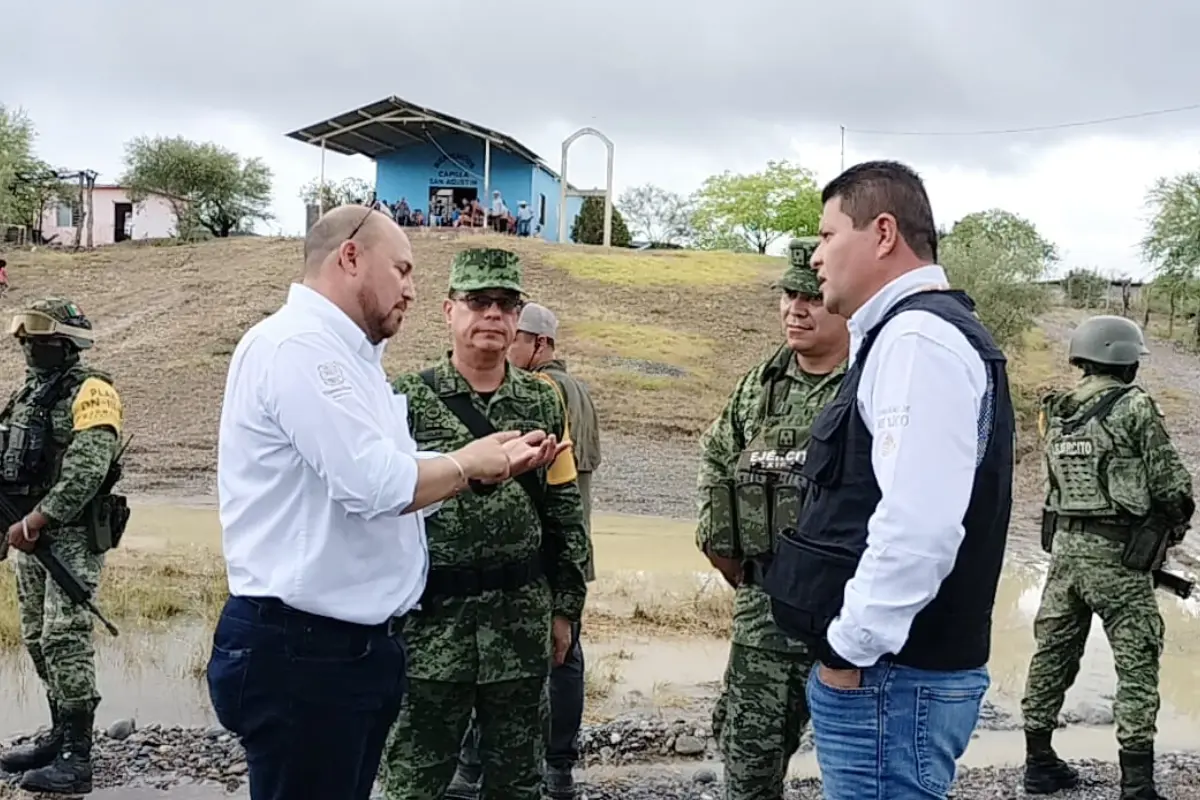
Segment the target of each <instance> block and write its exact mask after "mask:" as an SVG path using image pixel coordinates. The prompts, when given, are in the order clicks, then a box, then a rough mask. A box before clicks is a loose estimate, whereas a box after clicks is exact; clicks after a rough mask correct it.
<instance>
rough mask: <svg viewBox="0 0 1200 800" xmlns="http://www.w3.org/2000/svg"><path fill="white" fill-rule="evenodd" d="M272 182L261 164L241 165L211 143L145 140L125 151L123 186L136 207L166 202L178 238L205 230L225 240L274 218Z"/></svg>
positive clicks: (250, 160)
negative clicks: (152, 200) (149, 200)
mask: <svg viewBox="0 0 1200 800" xmlns="http://www.w3.org/2000/svg"><path fill="white" fill-rule="evenodd" d="M272 177H273V176H272V173H271V169H270V167H268V166H267V165H266V164H265V163H264V162H263V160H262V159H260V158H257V157H255V158H247V159H245V160H243V159H242V158H241V157H240V156H238V155H237V153H234V152H233V151H231V150H227V149H225V148H223V147H221V146H219V145H216V144H213V143H211V142H192V141H189V140H187V139H184V138H183V137H181V136H175V137H163V136H160V137H155V138H149V137H145V136H141V137H138V138H136V139H133V140H132V141H130V142H128V143H126V145H125V174H124V175H122V176H121V183H122V184H123V185H125V186H127V187H129V195H130V200H132V201H133V202H135V203H138V202H141V201H142V200H144V199H145V198H146V197H147V196H148V195H150V194H152V193H154V194H159V195H162V196H164V197H165V198H166V199H167V201H168V202H170V203H171V207H172V209H173V210H174V212H175V216H176V219H177V220H178V226H179V230H178V233H179V235H180V236H182V237H184V238H191V237H192V236H193V235H195V233H196V232H197V229H198V227H203V228H205V229H207V230H208V232H209V233H211V234H212V235H213V236H216V237H221V238H223V237H226V236H229V235H230V234H231V233H235V232H237V233H248V232H249V231H251V230H252V229H253V227H254V223H255V222H256V221H264V222H265V221H267V220H271V219H273V218H274V217H273V215H272V214H271V213H270V212H269V211H268V206H269V205H270V203H271V180H272Z"/></svg>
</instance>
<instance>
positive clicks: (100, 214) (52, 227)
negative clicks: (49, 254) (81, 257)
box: [42, 184, 176, 246]
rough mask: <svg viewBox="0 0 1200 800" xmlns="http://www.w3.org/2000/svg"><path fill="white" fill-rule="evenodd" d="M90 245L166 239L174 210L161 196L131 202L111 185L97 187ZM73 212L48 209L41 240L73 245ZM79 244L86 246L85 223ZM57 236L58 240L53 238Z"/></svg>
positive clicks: (65, 206) (171, 228)
mask: <svg viewBox="0 0 1200 800" xmlns="http://www.w3.org/2000/svg"><path fill="white" fill-rule="evenodd" d="M92 209H93V213H94V215H95V216H94V218H93V219H92V243H93V244H94V245H103V244H115V243H117V242H123V241H125V240H126V239H165V238H169V237H171V236H174V235H175V234H176V230H175V211H174V209H172V208H171V203H170V201H169V200H167V198H166V197H163V196H162V195H150V196H149V197H147V198H146V199H145V200H144V201H142V202H141V203H136V204H135V203H133V202H131V201H130V200H129V195H128V194H127V193H126V191H125V189H123V188H122V187H120V186H114V185H112V184H96V187H95V189H94V190H93V191H92ZM74 211H75V209H73V208H71V206H70V205H69V204H67V203H61V204H58V205H56V206H50V207H49V208H47V209H46V211H45V213H44V214H43V215H42V237H43V238H44V239H45V240H47V241H50V240H53V242H54V243H55V244H63V245H68V244H74V242H75V225H76V224H77V222H78V220H76V219H75V214H74ZM83 225H84V227H83V231H82V235H81V236H80V243H82V244H83V245H85V246H86V245H87V223H86V222H84V223H83ZM55 236H57V238H54V237H55Z"/></svg>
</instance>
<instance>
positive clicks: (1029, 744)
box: [1025, 731, 1079, 794]
mask: <svg viewBox="0 0 1200 800" xmlns="http://www.w3.org/2000/svg"><path fill="white" fill-rule="evenodd" d="M1077 785H1079V773H1078V772H1076V771H1075V769H1074V768H1072V767H1071V766H1070V765H1069V764H1068V763H1067V762H1065V761H1063V760H1062V759H1061V758H1059V757H1058V754H1057V753H1055V752H1054V748H1053V747H1051V746H1050V733H1049V732H1042V731H1037V732H1034V731H1026V732H1025V794H1053V793H1054V792H1057V791H1059V790H1060V789H1073V788H1075V787H1076V786H1077Z"/></svg>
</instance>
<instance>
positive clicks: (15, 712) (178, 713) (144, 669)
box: [0, 625, 216, 739]
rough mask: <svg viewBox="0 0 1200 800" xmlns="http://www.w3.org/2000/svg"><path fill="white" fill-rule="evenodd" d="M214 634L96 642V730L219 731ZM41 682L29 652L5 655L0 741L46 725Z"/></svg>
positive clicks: (175, 631)
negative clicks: (206, 671)
mask: <svg viewBox="0 0 1200 800" xmlns="http://www.w3.org/2000/svg"><path fill="white" fill-rule="evenodd" d="M210 635H211V634H210V632H209V631H208V629H207V628H204V627H201V626H199V625H180V626H175V627H173V628H172V629H171V630H170V631H169V632H165V633H164V632H145V631H137V630H128V629H127V630H122V631H121V636H120V638H118V639H113V638H112V637H110V636H108V635H107V634H103V635H99V636H96V637H95V643H96V681H97V685H98V686H99V690H100V695H101V698H102V699H101V701H100V708H99V710H98V711H97V718H96V726H97V727H101V728H107V727H108V726H109V725H110V724H112V723H113V722H115V721H116V720H119V719H128V718H132V719H134V720H137V722H138V723H140V724H146V723H151V722H158V723H162V724H164V725H203V726H208V725H213V724H216V716H215V715H214V714H213V711H212V706H211V704H210V703H209V700H208V689H207V687H206V686H205V684H204V680H203V668H204V663H205V661H206V659H207V657H208V644H209V636H210ZM43 691H44V690H43V689H42V685H41V681H40V680H39V679H38V677H37V675H35V674H34V672H33V666H32V664H30V662H29V657H28V655H26V653H25V651H24V650H13V651H10V652H4V653H0V739H6V738H9V737H12V736H15V735H17V734H19V733H25V732H28V731H30V730H33V729H36V728H38V727H41V726H42V725H45V724H47V723H48V719H47V717H48V714H49V712H48V711H47V709H46V699H45V694H44V693H43Z"/></svg>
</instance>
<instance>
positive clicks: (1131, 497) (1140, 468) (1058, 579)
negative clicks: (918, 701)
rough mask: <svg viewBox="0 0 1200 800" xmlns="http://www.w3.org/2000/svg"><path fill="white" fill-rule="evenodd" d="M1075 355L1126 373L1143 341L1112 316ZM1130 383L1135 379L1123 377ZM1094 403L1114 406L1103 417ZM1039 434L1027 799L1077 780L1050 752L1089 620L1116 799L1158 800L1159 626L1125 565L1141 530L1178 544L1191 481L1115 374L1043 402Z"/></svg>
mask: <svg viewBox="0 0 1200 800" xmlns="http://www.w3.org/2000/svg"><path fill="white" fill-rule="evenodd" d="M1122 334H1124V335H1126V336H1127V337H1128V338H1129V345H1130V350H1131V353H1130V354H1129V355H1127V356H1124V357H1123V358H1121V357H1116V356H1114V357H1110V358H1108V359H1107V360H1105V357H1104V351H1103V348H1093V349H1091V350H1089V349H1088V345H1089V343H1095V342H1096V341H1098V340H1100V339H1103V341H1104V342H1106V343H1107V347H1112V346H1113V344H1112V343H1113V342H1114V341H1118V342H1119V337H1120V335H1122ZM1080 342H1081V343H1080ZM1134 348H1136V349H1134ZM1096 349H1099V350H1100V352H1094V351H1095V350H1096ZM1072 351H1073V352H1072V361H1073V362H1075V363H1080V364H1081V365H1083V364H1086V363H1092V364H1101V365H1108V366H1109V367H1120V366H1122V365H1129V366H1131V367H1132V369H1133V370H1136V365H1137V357H1138V356H1139V355H1140V354H1143V353H1145V352H1146V351H1145V346H1144V344H1143V342H1142V338H1141V331H1140V330H1139V329H1137V326H1136V325H1135V324H1134V323H1132V322H1129V321H1128V320H1125V319H1123V318H1119V317H1098V318H1093V319H1092V320H1089V321H1088V322H1086V323H1084V325H1081V326H1080V328H1079V329H1078V330H1077V332H1076V334H1075V338H1074V339H1073V340H1072ZM1127 377H1129V379H1130V380H1132V373H1130V374H1129V375H1128V376H1127ZM1114 392H1121V394H1120V395H1113V393H1114ZM1110 395H1111V397H1110ZM1114 398H1115V402H1113V399H1114ZM1102 403H1105V404H1111V405H1109V406H1108V409H1107V411H1106V412H1105V411H1102V410H1101V409H1102V406H1101V405H1100V404H1102ZM1093 410H1094V412H1095V413H1094V414H1093V415H1092V419H1091V420H1088V419H1087V416H1088V415H1089V412H1092V411H1093ZM1039 431H1040V433H1041V435H1042V437H1043V450H1044V459H1045V463H1046V466H1047V492H1046V499H1045V505H1046V509H1047V511H1048V515H1047V522H1046V525H1047V528H1046V530H1045V531H1044V533H1045V534H1046V536H1047V537H1048V538H1049V539H1050V541H1051V542H1052V544H1050V545H1049V546H1050V549H1051V552H1052V555H1051V559H1050V570H1049V574H1048V575H1047V578H1046V585H1045V588H1044V590H1043V593H1042V601H1041V607H1040V608H1039V609H1038V613H1037V617H1036V619H1035V621H1034V632H1035V635H1036V638H1037V649H1036V652H1035V653H1034V656H1033V659H1032V661H1031V663H1030V665H1029V674H1028V683H1027V688H1026V691H1025V697H1024V700H1023V702H1022V711H1023V713H1024V717H1025V731H1026V736H1027V739H1028V740H1029V742H1030V744H1029V756H1028V757H1027V765H1026V790H1027V791H1028V792H1034V793H1044V792H1049V791H1054V790H1056V789H1059V788H1069V787H1070V786H1073V785H1075V784H1076V782H1077V774H1076V773H1075V772H1074V770H1072V769H1071V768H1070V767H1068V766H1067V765H1066V764H1065V763H1064V762H1062V761H1061V760H1060V759H1058V758H1057V756H1055V755H1054V753H1053V750H1052V749H1051V748H1050V746H1049V742H1050V737H1051V734H1052V732H1053V730H1054V728H1055V726H1056V723H1057V721H1058V714H1059V711H1060V710H1061V709H1062V705H1063V700H1064V697H1065V695H1066V692H1067V690H1068V689H1069V688H1070V686H1071V684H1072V683H1073V682H1074V680H1075V677H1076V675H1077V674H1078V672H1079V664H1080V659H1081V657H1082V656H1083V650H1084V644H1085V642H1086V641H1087V637H1088V631H1089V629H1090V627H1091V621H1092V615H1093V614H1096V615H1098V616H1099V617H1100V620H1101V622H1102V624H1103V625H1104V632H1105V635H1106V636H1107V637H1108V641H1109V644H1110V645H1111V647H1112V653H1113V660H1114V662H1115V666H1116V671H1117V693H1116V699H1115V701H1114V703H1113V715H1114V717H1115V719H1116V725H1117V740H1118V742H1119V743H1120V746H1121V751H1122V753H1121V755H1122V771H1123V773H1124V776H1125V777H1124V778H1123V783H1124V791H1123V794H1122V797H1125V798H1156V797H1158V795H1157V794H1156V793H1155V792H1154V789H1153V782H1152V774H1153V747H1154V736H1155V732H1156V729H1155V718H1156V717H1157V714H1158V709H1159V694H1158V668H1159V658H1160V656H1161V654H1162V648H1163V619H1162V616H1161V615H1160V614H1159V610H1158V604H1157V601H1156V599H1155V596H1154V582H1153V577H1152V576H1151V574H1150V573H1149V571H1139V570H1134V569H1130V568H1129V567H1126V566H1124V565H1123V563H1122V554H1123V551H1124V550H1125V543H1126V542H1127V541H1128V540H1129V539H1130V537H1131V535H1132V533H1133V530H1134V528H1135V526H1138V525H1140V524H1143V523H1144V522H1145V521H1146V520H1147V519H1156V520H1159V521H1160V522H1159V523H1155V524H1161V525H1162V526H1163V528H1162V530H1167V529H1172V530H1173V533H1172V534H1171V535H1170V536H1169V538H1168V542H1169V543H1171V544H1177V543H1178V541H1179V540H1181V539H1182V531H1183V527H1182V526H1183V525H1184V524H1185V523H1186V522H1187V521H1188V519H1190V517H1191V514H1192V511H1193V509H1194V504H1193V501H1192V478H1191V475H1190V473H1189V472H1188V470H1187V467H1186V466H1185V465H1184V464H1183V462H1182V460H1181V459H1180V456H1179V453H1178V451H1176V449H1175V447H1174V445H1173V444H1172V443H1171V440H1170V437H1169V435H1168V434H1167V431H1166V429H1165V428H1164V427H1163V420H1162V413H1161V411H1160V409H1159V407H1158V404H1157V403H1156V402H1155V401H1154V400H1153V399H1152V398H1151V397H1150V395H1148V394H1147V393H1146V392H1145V391H1144V390H1142V389H1141V388H1140V387H1137V386H1133V385H1131V384H1130V383H1129V382H1128V381H1126V380H1122V379H1121V378H1119V377H1117V376H1115V375H1113V374H1109V373H1104V372H1096V371H1094V370H1093V371H1092V373H1091V374H1087V375H1085V377H1083V378H1082V380H1080V382H1079V383H1078V384H1077V385H1076V387H1075V388H1074V389H1072V390H1070V391H1067V392H1063V393H1052V394H1050V395H1048V396H1046V397H1045V398H1044V399H1043V401H1042V414H1041V417H1040V419H1039ZM1139 765H1141V766H1140V767H1139ZM1147 765H1148V766H1147Z"/></svg>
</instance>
